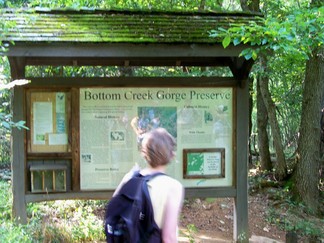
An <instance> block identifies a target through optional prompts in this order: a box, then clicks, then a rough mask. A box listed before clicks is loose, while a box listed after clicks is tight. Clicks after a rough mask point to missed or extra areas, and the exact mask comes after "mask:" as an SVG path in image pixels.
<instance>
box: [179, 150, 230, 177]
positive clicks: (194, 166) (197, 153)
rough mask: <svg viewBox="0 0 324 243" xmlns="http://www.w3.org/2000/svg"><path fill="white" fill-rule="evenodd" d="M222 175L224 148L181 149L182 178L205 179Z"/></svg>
mask: <svg viewBox="0 0 324 243" xmlns="http://www.w3.org/2000/svg"><path fill="white" fill-rule="evenodd" d="M190 167H191V169H190ZM206 172H207V173H206ZM224 177H225V149H224V148H209V149H208V148H206V149H183V178H185V179H201V178H206V179H207V178H224Z"/></svg>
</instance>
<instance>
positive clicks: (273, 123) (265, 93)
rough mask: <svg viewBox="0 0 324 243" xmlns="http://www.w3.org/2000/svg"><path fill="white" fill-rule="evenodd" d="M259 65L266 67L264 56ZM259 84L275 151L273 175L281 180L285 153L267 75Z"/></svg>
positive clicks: (283, 174)
mask: <svg viewBox="0 0 324 243" xmlns="http://www.w3.org/2000/svg"><path fill="white" fill-rule="evenodd" d="M260 60H261V66H262V67H263V68H265V67H266V65H267V64H266V63H267V62H266V57H265V56H260ZM259 84H260V91H261V94H262V98H263V101H264V105H265V107H266V109H267V111H268V117H269V123H270V127H271V131H272V135H273V143H274V148H275V152H276V159H277V161H276V163H275V167H274V168H275V176H276V178H277V180H279V181H281V180H283V179H285V178H286V176H287V166H286V159H285V154H284V151H283V146H282V141H281V136H280V128H279V124H278V120H277V116H276V107H275V104H274V102H273V100H272V99H271V95H270V92H269V78H268V77H267V76H264V77H262V82H260V83H259Z"/></svg>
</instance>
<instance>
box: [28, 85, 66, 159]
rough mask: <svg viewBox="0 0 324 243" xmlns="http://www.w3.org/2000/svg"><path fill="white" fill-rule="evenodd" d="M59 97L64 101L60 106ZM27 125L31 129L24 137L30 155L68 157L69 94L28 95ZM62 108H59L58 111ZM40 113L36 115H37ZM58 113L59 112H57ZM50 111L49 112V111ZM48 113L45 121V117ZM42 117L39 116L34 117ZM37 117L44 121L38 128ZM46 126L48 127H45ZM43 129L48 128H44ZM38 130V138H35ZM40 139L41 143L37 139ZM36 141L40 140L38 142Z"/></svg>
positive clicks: (31, 92)
mask: <svg viewBox="0 0 324 243" xmlns="http://www.w3.org/2000/svg"><path fill="white" fill-rule="evenodd" d="M58 96H61V97H63V102H61V104H60V103H59V101H58ZM26 98H27V110H26V112H27V125H28V126H29V127H30V128H31V129H30V132H28V133H27V134H28V137H27V151H28V153H29V155H32V154H39V153H60V154H62V153H70V152H71V139H70V137H71V135H70V134H71V129H70V119H71V93H70V92H69V90H66V89H59V90H55V89H54V90H53V89H46V90H43V89H32V90H28V91H27V97H26ZM59 106H61V107H59ZM37 109H39V112H37ZM58 109H62V110H61V111H58ZM50 110H51V111H50ZM46 112H47V115H48V117H45V116H46V115H45V114H44V113H46ZM37 113H41V114H37ZM36 116H43V117H42V118H44V119H46V118H49V119H47V121H46V120H44V121H43V123H42V124H37V123H36V121H35V118H36ZM46 123H47V124H46ZM44 126H48V128H47V130H50V131H46V128H44ZM36 127H37V128H39V129H40V130H43V131H41V132H40V133H41V135H37V134H35V130H36V129H35V128H36ZM39 137H41V138H42V139H39ZM37 139H39V140H37Z"/></svg>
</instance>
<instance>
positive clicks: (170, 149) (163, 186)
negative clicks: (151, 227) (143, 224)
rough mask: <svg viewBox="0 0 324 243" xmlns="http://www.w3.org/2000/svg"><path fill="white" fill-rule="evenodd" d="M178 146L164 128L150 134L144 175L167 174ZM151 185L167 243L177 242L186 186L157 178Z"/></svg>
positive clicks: (164, 177)
mask: <svg viewBox="0 0 324 243" xmlns="http://www.w3.org/2000/svg"><path fill="white" fill-rule="evenodd" d="M175 146H176V143H175V140H174V138H173V137H172V136H171V135H170V134H169V133H168V132H167V130H165V129H164V128H157V129H155V130H152V131H151V132H149V133H147V134H146V135H145V137H144V139H143V141H142V148H141V153H142V156H143V157H144V159H145V160H146V162H147V167H146V168H144V169H142V170H140V173H141V174H142V175H144V176H145V175H149V174H154V173H158V172H162V173H165V172H166V167H167V165H168V164H169V163H170V161H171V160H172V159H173V158H174V156H175V154H174V150H175ZM133 173H134V169H133V170H132V171H131V172H129V173H128V174H126V175H125V177H124V178H123V180H122V182H121V183H120V185H119V186H118V187H117V189H116V191H115V193H114V195H116V194H117V193H118V191H119V189H120V188H121V186H122V185H123V184H125V183H126V182H127V181H128V180H129V179H130V178H131V177H132V175H133ZM147 185H148V190H149V193H150V196H151V201H152V206H153V211H154V219H155V222H156V224H157V225H158V226H159V228H160V229H161V231H162V240H163V243H174V242H177V235H178V221H179V214H180V211H181V207H182V203H183V198H184V190H183V186H182V185H181V183H180V182H178V181H177V180H175V179H173V178H171V177H170V176H167V175H159V176H156V177H154V178H153V179H151V180H150V181H149V182H148V183H147Z"/></svg>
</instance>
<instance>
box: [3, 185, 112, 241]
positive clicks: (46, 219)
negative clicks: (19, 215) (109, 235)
mask: <svg viewBox="0 0 324 243" xmlns="http://www.w3.org/2000/svg"><path fill="white" fill-rule="evenodd" d="M0 192H1V194H0V196H1V197H0V242H4V243H6V242H8V243H9V242H93V241H104V240H105V236H104V232H103V221H102V219H100V217H98V216H97V215H95V210H96V209H98V208H103V207H104V204H105V203H106V201H98V200H97V201H94V200H86V201H83V200H66V201H53V202H42V203H29V204H28V205H27V217H28V223H27V225H19V224H16V223H15V222H14V220H13V219H12V212H11V210H12V208H11V205H12V193H11V185H10V183H9V182H7V181H2V180H0Z"/></svg>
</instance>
